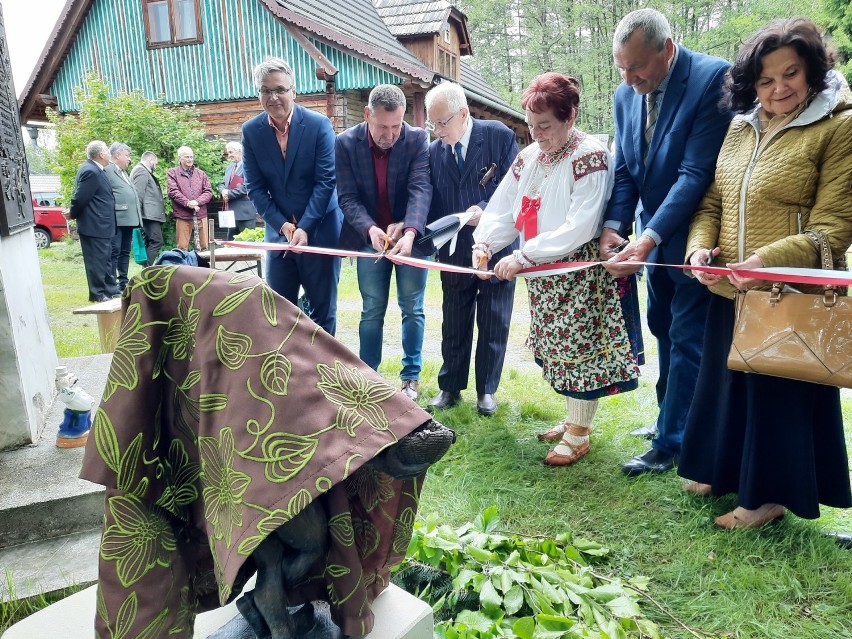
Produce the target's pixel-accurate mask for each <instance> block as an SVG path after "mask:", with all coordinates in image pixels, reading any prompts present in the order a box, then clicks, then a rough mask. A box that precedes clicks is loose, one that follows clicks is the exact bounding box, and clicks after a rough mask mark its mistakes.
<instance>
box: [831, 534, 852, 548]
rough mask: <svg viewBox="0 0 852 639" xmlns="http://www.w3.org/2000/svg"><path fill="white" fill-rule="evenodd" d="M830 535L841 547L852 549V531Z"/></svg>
mask: <svg viewBox="0 0 852 639" xmlns="http://www.w3.org/2000/svg"><path fill="white" fill-rule="evenodd" d="M828 536H829V537H832V538H833V539H834V542H835V543H836V544H837V545H838V546H840V547H841V548H845V549H846V550H852V533H829V535H828Z"/></svg>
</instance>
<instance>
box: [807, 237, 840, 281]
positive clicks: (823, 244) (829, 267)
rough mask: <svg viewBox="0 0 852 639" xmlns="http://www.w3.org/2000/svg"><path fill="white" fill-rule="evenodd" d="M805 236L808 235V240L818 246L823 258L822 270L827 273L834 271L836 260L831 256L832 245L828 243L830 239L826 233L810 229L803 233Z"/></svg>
mask: <svg viewBox="0 0 852 639" xmlns="http://www.w3.org/2000/svg"><path fill="white" fill-rule="evenodd" d="M803 234H804V235H807V236H808V238H809V239H810V240H811V241H812V242H813V243H814V244H816V247H817V249H818V250H819V252H820V256H821V258H822V268H823V270H826V271H833V270H834V260H833V259H832V256H831V245H830V244H829V243H828V238H827V237H826V236H825V233H823V232H822V231H817V230H814V229H808V230H806V231H804V232H803Z"/></svg>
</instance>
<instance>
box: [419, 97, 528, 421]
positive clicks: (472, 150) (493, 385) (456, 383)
mask: <svg viewBox="0 0 852 639" xmlns="http://www.w3.org/2000/svg"><path fill="white" fill-rule="evenodd" d="M426 114H427V116H428V117H429V120H428V121H427V122H426V128H427V129H431V130H433V131H434V132H435V135H436V137H437V139H436V140H435V141H434V142H432V144H431V145H430V146H429V168H430V173H431V175H432V206H431V210H430V211H429V221H430V222H433V221H435V220H437V219H440V218H442V217H444V216H446V215H450V214H452V213H459V212H462V211H472V212H473V213H474V215H473V217H472V218H471V219H470V221H469V222H468V223H467V224H466V225H465V226H463V227H462V228H461V229H460V230H459V232H458V235H457V236H456V243H455V250H454V251H453V253H452V254H450V243H447V244H444V245H443V246H442V247H441V248H440V249H438V259H439V260H440V261H441V262H443V263H445V264H455V265H457V266H470V256H471V254H472V251H473V229H474V228H476V225H477V224H478V223H479V217H480V215H481V213H482V209H483V208H485V205H486V204H488V200H489V199H490V198H491V195H492V194H493V193H494V191H495V190H496V188H497V185H498V184H499V183H500V180H502V179H503V176H504V175H506V173H508V172H509V169H510V168H511V166H512V162H513V161H514V159H515V157H516V156H517V155H518V143H517V140H516V139H515V133H514V132H513V131H512V130H511V129H510V128H509V127H507V126H506V125H505V124H503V123H502V122H498V121H496V120H495V121H489V120H476V119H474V118H473V117H472V116H471V114H470V109H469V108H468V106H467V98H466V97H465V95H464V89H462V87H461V86H460V85H458V84H456V83H455V82H442V83H441V84H439V85H438V86H436V87H434V88H433V89H431V90H430V91H429V93H427V94H426ZM517 248H518V240H515V242H513V243H512V244H511V245H510V246H507V247H506V248H504V249H503V250H502V251H500V252H498V253H496V254H495V255H494V256H493V257H492V258H491V263H492V264H496V263H497V262H498V261H500V260H501V259H502V258H503V257H505V256H506V255H510V254H511V253H512V251H513V250H515V249H517ZM441 288H442V289H443V293H444V301H443V307H442V310H443V322H442V324H441V356H442V357H443V360H444V362H443V365H442V366H441V370H440V372H439V373H438V388H439V389H440V391H439V392H438V394H437V395H436V396H435V397H434V398H433V399H432V401H431V402H430V403H429V406H430V407H431V408H436V409H444V408H449V407H450V406H453V405H455V404H456V403H457V402H458V401H459V400H460V399H461V391H462V390H463V389H465V388H467V379H468V375H469V372H470V356H471V352H472V350H473V324H474V317H476V325H477V328H478V331H479V332H478V338H477V342H476V367H475V375H476V395H477V401H476V406H477V410H478V411H479V413H480V414H481V415H493V414H494V413H495V412H496V410H497V402H496V401H495V399H494V393H496V392H497V387H498V385H499V384H500V375H501V373H502V371H503V361H504V359H505V357H506V344H507V343H508V341H509V323H510V321H511V319H512V304H513V302H514V294H515V280H514V279H510V280H500V279H497V278H496V277H492V278H491V279H489V280H481V279H479V278H478V277H472V276H470V275H459V274H458V273H446V272H442V273H441Z"/></svg>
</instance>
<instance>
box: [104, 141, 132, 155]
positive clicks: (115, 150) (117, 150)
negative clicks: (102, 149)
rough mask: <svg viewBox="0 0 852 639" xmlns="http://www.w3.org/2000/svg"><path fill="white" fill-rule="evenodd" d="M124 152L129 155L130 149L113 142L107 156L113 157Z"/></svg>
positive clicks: (122, 144)
mask: <svg viewBox="0 0 852 639" xmlns="http://www.w3.org/2000/svg"><path fill="white" fill-rule="evenodd" d="M124 151H127V153H130V147H129V146H127V145H126V144H124V143H123V142H113V143H112V145H111V146H110V147H109V154H110V155H111V156H113V157H115V156H116V155H118V154H119V153H122V152H124Z"/></svg>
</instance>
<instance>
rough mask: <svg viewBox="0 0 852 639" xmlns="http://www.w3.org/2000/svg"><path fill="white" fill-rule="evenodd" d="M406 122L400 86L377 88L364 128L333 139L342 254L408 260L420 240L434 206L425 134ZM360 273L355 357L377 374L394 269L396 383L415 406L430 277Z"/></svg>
mask: <svg viewBox="0 0 852 639" xmlns="http://www.w3.org/2000/svg"><path fill="white" fill-rule="evenodd" d="M404 117H405V94H404V93H403V92H402V90H401V89H400V88H399V87H396V86H394V85H391V84H380V85H379V86H377V87H374V88H373V90H372V91H371V92H370V97H369V100H368V103H367V106H366V107H365V108H364V122H362V123H361V124H358V125H356V126H354V127H352V128H350V129H347V130H346V131H344V132H343V133H341V134H340V135H339V136H338V137H337V142H336V144H335V157H336V161H337V192H338V194H339V196H340V206H341V207H342V208H343V215H344V216H345V218H346V221H345V223H344V225H343V230H342V231H341V235H340V242H341V246H342V247H344V248H350V249H358V250H368V251H376V252H377V253H382V252H384V251H388V252H389V253H392V254H397V253H398V254H399V255H411V253H412V250H413V248H414V240H415V239H416V238H417V236H418V235H421V234H422V233H423V227H424V226H425V225H426V218H427V215H428V213H429V202H430V201H431V199H432V185H431V184H430V183H429V140H428V136H427V134H426V131H424V130H423V129H419V128H414V127H410V126H409V125H408V124H407V123H406V122H405V121H404V120H403V118H404ZM357 266H358V288H359V289H360V291H361V298H362V300H363V307H362V310H361V323H360V325H359V327H358V333H359V337H360V353H359V355H360V357H361V359H362V360H364V361H365V362H366V363H367V364H368V365H369V366H372V367H373V368H374V369H378V368H379V364H381V362H382V338H383V330H384V323H385V312H386V311H387V307H388V295H389V293H390V278H391V272H392V271H393V270H394V268H395V269H396V292H397V301H398V303H399V308H400V311H401V312H402V351H403V354H402V371H401V372H400V379H401V380H402V391H403V392H404V393H405V394H406V395H408V396H409V397H410V398H411V399H413V400H416V399H417V398H418V396H419V394H420V382H419V379H420V369H421V367H422V350H423V333H424V330H425V327H426V315H425V313H424V311H423V296H424V293H425V291H426V275H427V271H426V269H422V268H417V267H414V266H404V265H402V266H396V267H394V264H393V263H392V262H390V261H389V260H385V259H378V260H370V259H359V260H358V265H357Z"/></svg>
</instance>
